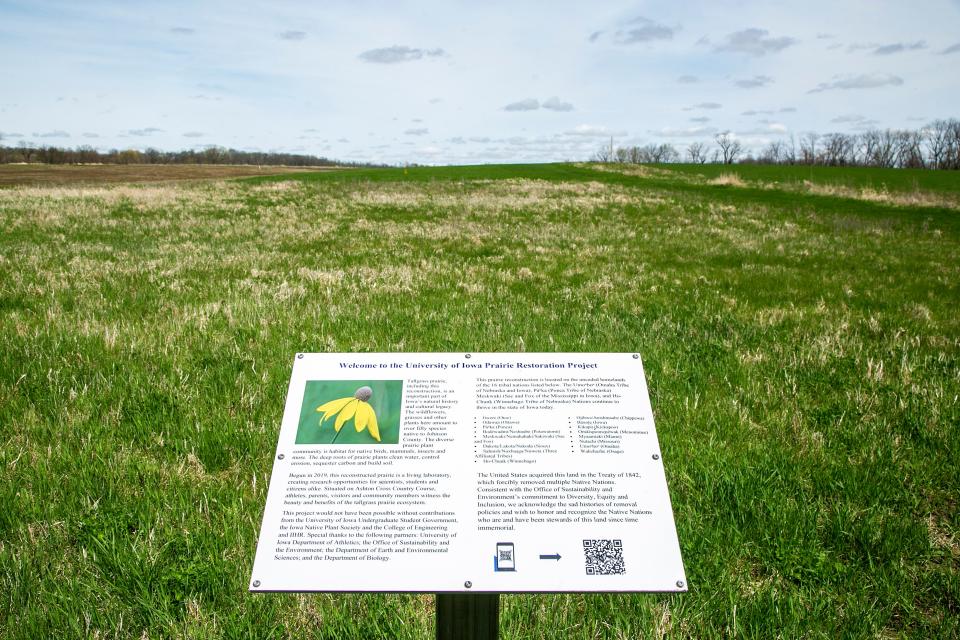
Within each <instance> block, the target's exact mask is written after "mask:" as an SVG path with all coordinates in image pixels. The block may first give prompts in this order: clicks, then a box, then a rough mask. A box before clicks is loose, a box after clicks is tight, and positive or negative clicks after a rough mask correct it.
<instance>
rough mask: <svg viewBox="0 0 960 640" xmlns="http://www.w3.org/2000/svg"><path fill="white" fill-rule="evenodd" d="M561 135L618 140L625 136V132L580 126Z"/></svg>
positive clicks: (593, 126) (588, 125)
mask: <svg viewBox="0 0 960 640" xmlns="http://www.w3.org/2000/svg"><path fill="white" fill-rule="evenodd" d="M563 135H565V136H583V137H585V138H609V137H611V136H613V137H614V138H619V137H621V136H625V135H627V132H626V131H623V130H621V129H610V128H608V127H603V126H595V125H592V124H581V125H577V126H576V127H574V128H573V129H571V130H569V131H564V132H563Z"/></svg>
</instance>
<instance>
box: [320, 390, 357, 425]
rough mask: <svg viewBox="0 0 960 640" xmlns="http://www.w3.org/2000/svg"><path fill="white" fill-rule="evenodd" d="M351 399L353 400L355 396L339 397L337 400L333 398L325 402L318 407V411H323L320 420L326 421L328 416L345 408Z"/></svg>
mask: <svg viewBox="0 0 960 640" xmlns="http://www.w3.org/2000/svg"><path fill="white" fill-rule="evenodd" d="M351 400H353V396H347V397H346V398H337V399H336V400H331V401H330V402H327V403H324V404H322V405H320V406H319V407H317V412H318V413H323V417H322V418H320V422H323V421H325V420H326V419H327V418H329V417H330V416H332V415H334V414H335V413H336V412H338V411H340V409H343V408H344V407H345V406H347V403H348V402H350V401H351Z"/></svg>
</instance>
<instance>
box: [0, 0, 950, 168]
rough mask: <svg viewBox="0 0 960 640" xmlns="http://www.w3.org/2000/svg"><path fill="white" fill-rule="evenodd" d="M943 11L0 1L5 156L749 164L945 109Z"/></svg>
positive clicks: (935, 6)
mask: <svg viewBox="0 0 960 640" xmlns="http://www.w3.org/2000/svg"><path fill="white" fill-rule="evenodd" d="M958 67H960V0H925V1H923V0H921V1H918V2H910V3H908V2H903V1H902V0H900V1H889V0H832V1H821V0H809V1H806V2H803V3H799V2H772V1H770V0H767V1H754V0H742V1H725V0H713V1H700V0H694V1H687V2H670V3H668V2H613V1H611V2H601V3H584V2H563V1H555V2H549V3H547V2H518V1H516V0H514V1H513V2H497V1H490V2H483V3H477V2H416V3H414V2H377V1H369V0H357V1H354V2H324V3H317V2H283V1H276V2H179V1H169V2H157V3H154V2H102V1H101V2H98V1H89V2H46V1H42V0H31V1H30V2H18V1H10V0H0V135H2V138H3V143H4V144H19V143H21V142H24V143H30V144H37V145H39V144H55V145H60V146H77V145H91V146H94V147H97V148H104V149H106V148H141V149H142V148H145V147H148V146H152V147H156V148H160V149H167V150H174V149H183V148H202V147H204V146H206V145H222V146H229V147H234V148H238V149H249V150H264V151H267V150H275V151H286V152H297V153H311V154H316V155H323V156H327V157H333V158H339V159H347V160H362V161H377V162H388V163H398V162H420V163H476V162H505V161H516V162H538V161H550V160H565V159H574V160H578V159H586V158H588V157H589V156H590V155H591V154H592V153H593V152H594V151H595V150H596V149H597V148H598V147H600V146H601V145H603V144H609V140H610V137H611V136H613V137H614V140H615V142H616V143H617V144H621V145H623V144H647V143H660V142H670V143H673V144H674V145H676V146H677V147H678V148H679V149H681V150H682V149H683V148H684V147H686V146H687V145H688V144H690V143H691V142H694V141H708V140H710V139H712V137H713V135H714V134H715V133H716V132H720V131H731V132H733V134H734V135H736V136H737V137H738V138H740V139H741V140H742V141H743V142H744V144H745V145H746V146H748V147H750V148H756V147H759V146H762V145H763V144H765V143H766V142H768V141H770V140H773V139H777V138H783V137H789V135H791V134H793V135H795V136H798V137H799V136H801V135H803V133H805V132H807V131H818V132H821V133H826V132H830V131H845V132H855V131H857V130H859V129H863V128H866V127H871V126H876V127H907V128H919V127H920V126H922V125H923V124H924V123H926V122H928V121H930V120H932V119H935V118H943V117H958V116H960V109H958V108H957V105H958V104H960V73H958V71H957V69H958Z"/></svg>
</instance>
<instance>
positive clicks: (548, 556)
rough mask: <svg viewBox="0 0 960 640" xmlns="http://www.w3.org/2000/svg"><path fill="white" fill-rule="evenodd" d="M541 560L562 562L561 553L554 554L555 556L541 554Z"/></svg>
mask: <svg viewBox="0 0 960 640" xmlns="http://www.w3.org/2000/svg"><path fill="white" fill-rule="evenodd" d="M540 559H541V560H560V554H559V553H553V554H550V555H547V554H543V553H541V554H540Z"/></svg>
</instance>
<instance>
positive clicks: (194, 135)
mask: <svg viewBox="0 0 960 640" xmlns="http://www.w3.org/2000/svg"><path fill="white" fill-rule="evenodd" d="M183 137H184V138H202V137H203V131H187V132H185V133H184V134H183Z"/></svg>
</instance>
